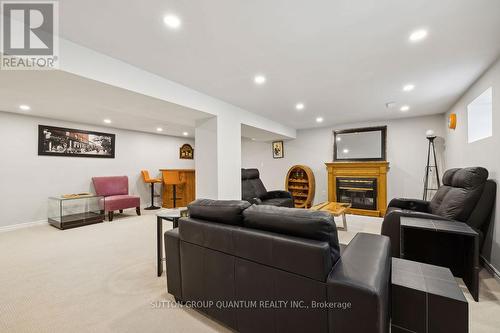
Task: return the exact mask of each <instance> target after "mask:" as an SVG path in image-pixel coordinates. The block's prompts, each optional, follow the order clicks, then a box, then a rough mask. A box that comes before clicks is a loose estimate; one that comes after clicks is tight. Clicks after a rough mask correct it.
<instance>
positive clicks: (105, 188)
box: [92, 176, 141, 221]
mask: <svg viewBox="0 0 500 333" xmlns="http://www.w3.org/2000/svg"><path fill="white" fill-rule="evenodd" d="M92 182H93V183H94V188H95V192H96V194H97V195H102V196H104V202H103V203H101V209H102V210H104V211H105V212H108V219H109V220H110V221H113V215H114V211H115V210H118V211H120V213H123V210H124V209H127V208H135V211H136V212H137V215H141V199H140V198H139V197H138V196H134V195H129V194H128V177H127V176H118V177H93V178H92Z"/></svg>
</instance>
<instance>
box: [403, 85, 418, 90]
mask: <svg viewBox="0 0 500 333" xmlns="http://www.w3.org/2000/svg"><path fill="white" fill-rule="evenodd" d="M413 89H415V85H414V84H411V83H408V84H405V86H404V87H403V91H412V90H413Z"/></svg>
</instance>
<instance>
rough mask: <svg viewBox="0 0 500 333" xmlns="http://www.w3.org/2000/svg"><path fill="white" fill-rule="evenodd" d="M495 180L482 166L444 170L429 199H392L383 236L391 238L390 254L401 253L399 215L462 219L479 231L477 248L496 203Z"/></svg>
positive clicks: (451, 219)
mask: <svg viewBox="0 0 500 333" xmlns="http://www.w3.org/2000/svg"><path fill="white" fill-rule="evenodd" d="M495 197H496V183H495V182H494V181H492V180H488V170H486V169H485V168H481V167H473V168H462V169H460V168H457V169H450V170H447V171H446V172H445V173H444V175H443V185H442V186H441V187H440V188H439V190H438V191H437V192H436V194H435V195H434V197H433V198H432V200H431V201H424V200H418V199H393V200H391V202H390V203H389V206H388V208H387V211H386V214H385V217H384V221H383V223H382V235H386V236H389V237H390V239H391V249H392V256H393V257H399V256H400V246H399V245H400V223H401V217H402V216H408V217H415V218H423V219H434V220H449V221H459V222H465V223H467V224H468V225H469V226H470V227H472V228H473V229H474V230H476V231H477V232H478V233H479V240H480V247H482V244H483V241H484V234H485V233H486V232H487V230H488V225H489V222H490V219H491V212H492V210H493V205H494V203H495Z"/></svg>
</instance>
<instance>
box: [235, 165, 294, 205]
mask: <svg viewBox="0 0 500 333" xmlns="http://www.w3.org/2000/svg"><path fill="white" fill-rule="evenodd" d="M241 199H242V200H246V201H248V202H250V203H252V204H256V205H270V206H280V207H290V208H293V207H294V204H293V197H292V194H291V193H290V192H287V191H269V192H268V191H267V190H266V187H265V186H264V184H263V183H262V180H260V175H259V170H258V169H241Z"/></svg>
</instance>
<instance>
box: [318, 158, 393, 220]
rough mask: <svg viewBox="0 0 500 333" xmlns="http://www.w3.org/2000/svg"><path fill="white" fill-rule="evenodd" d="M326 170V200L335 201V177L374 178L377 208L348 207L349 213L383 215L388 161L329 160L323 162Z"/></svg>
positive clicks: (385, 204)
mask: <svg viewBox="0 0 500 333" xmlns="http://www.w3.org/2000/svg"><path fill="white" fill-rule="evenodd" d="M325 164H326V169H327V171H328V201H332V202H337V177H353V178H376V179H377V209H376V210H367V209H356V208H350V209H349V213H352V214H357V215H366V216H380V217H382V216H384V215H385V211H386V208H387V171H389V162H386V161H373V162H331V163H325Z"/></svg>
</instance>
